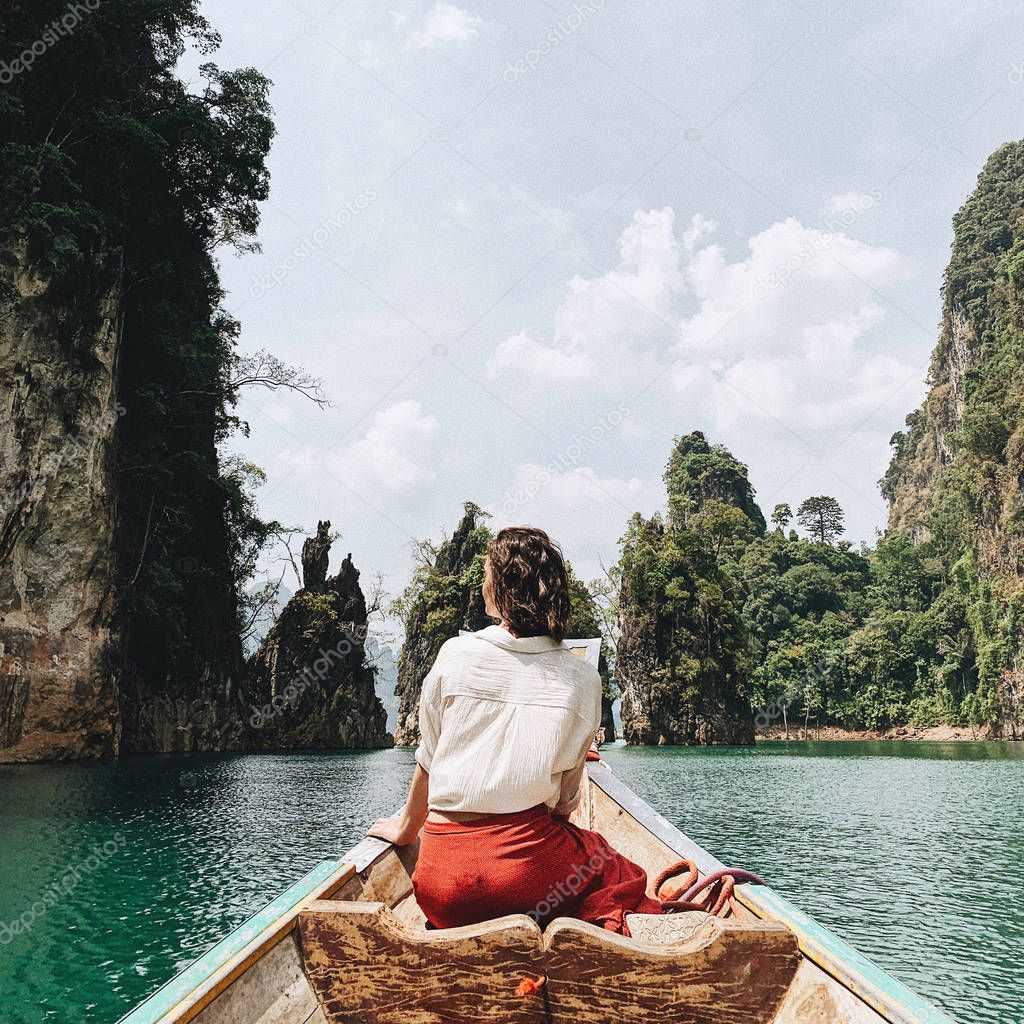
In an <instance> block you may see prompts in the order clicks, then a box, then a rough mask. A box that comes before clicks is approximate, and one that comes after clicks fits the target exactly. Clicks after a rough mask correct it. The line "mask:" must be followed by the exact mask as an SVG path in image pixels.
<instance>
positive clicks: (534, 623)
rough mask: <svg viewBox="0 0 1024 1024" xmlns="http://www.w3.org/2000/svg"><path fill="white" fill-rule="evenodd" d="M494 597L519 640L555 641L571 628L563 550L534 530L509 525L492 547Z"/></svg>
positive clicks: (490, 547) (562, 637) (499, 534)
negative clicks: (528, 637) (545, 637)
mask: <svg viewBox="0 0 1024 1024" xmlns="http://www.w3.org/2000/svg"><path fill="white" fill-rule="evenodd" d="M487 558H488V561H489V562H490V566H491V574H490V592H489V596H490V599H491V601H492V602H493V604H494V607H495V608H497V610H498V611H499V612H500V614H501V618H502V620H503V621H505V622H507V623H508V625H509V626H510V627H511V628H512V632H513V633H515V634H516V636H544V635H547V636H550V637H551V638H552V639H553V640H557V641H559V642H561V641H562V640H563V639H564V638H565V633H566V630H567V629H568V628H569V615H570V608H569V574H568V573H567V572H566V569H565V561H564V559H563V558H562V551H561V549H560V548H559V546H558V545H557V544H556V543H555V542H554V541H553V540H552V539H551V538H550V537H549V536H548V535H547V534H546V533H545V532H544V531H543V530H538V529H537V528H536V527H533V526H508V527H506V528H505V529H504V530H500V531H499V532H498V535H497V536H496V537H495V538H494V539H493V540H491V541H490V542H489V543H488V545H487Z"/></svg>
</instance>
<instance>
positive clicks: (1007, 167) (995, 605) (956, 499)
mask: <svg viewBox="0 0 1024 1024" xmlns="http://www.w3.org/2000/svg"><path fill="white" fill-rule="evenodd" d="M953 228H954V239H953V248H952V254H951V257H950V262H949V266H948V267H947V270H946V275H945V280H944V284H943V314H942V329H941V332H940V334H939V339H938V342H937V344H936V346H935V350H934V352H933V354H932V363H931V370H930V373H929V381H928V383H929V389H928V394H927V396H926V398H925V401H924V404H923V405H922V406H921V408H920V409H918V410H916V411H915V412H913V413H911V414H910V416H908V417H907V426H908V429H907V431H906V432H900V433H897V434H895V435H894V436H893V438H892V445H893V448H894V453H893V459H892V462H891V464H890V466H889V469H888V471H887V472H886V475H885V477H884V478H883V480H882V481H881V485H882V493H883V494H884V495H885V497H886V499H887V500H888V501H889V503H890V512H889V530H890V531H891V532H893V533H899V534H904V535H906V536H908V537H910V538H911V539H912V540H914V541H918V542H923V541H927V542H929V544H930V546H931V549H932V551H933V552H934V553H935V554H936V555H938V556H939V557H940V558H941V559H942V560H943V562H944V563H945V564H947V565H950V566H953V567H954V572H953V573H952V577H953V579H952V584H951V586H952V587H953V588H955V590H956V592H957V594H958V596H959V597H960V598H961V599H962V600H964V601H965V602H966V606H967V618H968V623H969V627H970V632H971V646H972V648H973V650H975V651H976V652H977V655H978V657H977V665H978V672H979V683H978V698H979V700H980V701H981V702H982V703H983V704H984V705H985V707H984V708H983V717H985V718H990V717H994V718H995V731H996V733H997V734H999V733H1000V732H1002V733H1003V734H1004V735H1009V736H1013V737H1016V736H1018V735H1021V734H1024V639H1022V638H1024V628H1022V625H1021V624H1022V623H1024V412H1022V410H1024V142H1014V143H1007V144H1006V145H1004V146H1001V147H1000V148H999V149H997V150H996V152H995V153H993V154H992V156H991V157H990V158H989V160H988V162H987V163H986V164H985V167H984V169H983V170H982V172H981V174H980V175H979V176H978V184H977V188H976V189H975V191H974V192H973V193H972V195H971V196H970V197H969V198H968V200H967V202H966V203H965V204H964V205H963V207H962V208H961V209H960V210H959V212H958V213H957V215H956V216H955V217H954V220H953Z"/></svg>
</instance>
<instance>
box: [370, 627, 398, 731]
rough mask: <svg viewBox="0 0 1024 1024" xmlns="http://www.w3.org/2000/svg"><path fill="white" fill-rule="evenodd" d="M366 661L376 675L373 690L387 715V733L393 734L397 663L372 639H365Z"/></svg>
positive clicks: (386, 650)
mask: <svg viewBox="0 0 1024 1024" xmlns="http://www.w3.org/2000/svg"><path fill="white" fill-rule="evenodd" d="M366 660H367V662H368V663H369V664H370V665H371V666H373V668H374V669H375V671H376V673H377V678H376V681H375V683H374V689H375V690H376V692H377V698H378V699H379V700H380V702H381V704H383V705H384V710H385V711H386V712H387V715H388V732H390V733H393V732H394V731H395V726H396V725H397V724H398V696H397V694H396V693H395V685H396V684H397V683H398V661H397V659H396V657H395V652H394V651H393V650H392V649H391V648H390V647H388V646H387V645H386V644H382V643H380V642H379V641H377V640H376V639H374V637H372V636H371V637H367V640H366Z"/></svg>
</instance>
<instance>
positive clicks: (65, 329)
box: [0, 249, 124, 760]
mask: <svg viewBox="0 0 1024 1024" xmlns="http://www.w3.org/2000/svg"><path fill="white" fill-rule="evenodd" d="M99 280H100V282H101V283H100V284H98V285H97V288H96V290H95V292H94V293H93V294H91V295H89V296H85V295H80V296H78V301H81V302H85V303H88V304H90V305H91V306H92V307H93V308H95V310H96V316H95V317H94V318H91V319H90V321H89V322H88V323H85V324H83V323H82V322H81V321H80V320H79V319H78V318H77V317H75V316H73V315H72V312H71V310H70V308H69V300H68V297H67V296H66V295H62V294H60V292H59V290H58V289H56V288H55V287H54V286H53V285H52V283H51V282H50V281H48V280H47V279H46V278H45V277H41V276H38V275H37V274H35V273H33V271H32V270H31V269H29V267H28V265H27V262H26V260H25V256H24V251H23V250H17V249H16V250H7V251H5V252H4V253H3V254H2V255H0V288H2V291H3V306H2V312H0V394H2V395H3V398H2V406H0V566H2V571H0V760H35V759H40V758H47V759H59V758H72V757H87V756H98V755H104V754H110V753H113V752H114V751H116V750H117V747H118V742H119V717H118V656H117V651H118V647H119V631H118V628H117V624H116V621H115V600H114V591H113V567H114V562H115V551H114V538H115V531H116V522H115V504H114V501H113V494H114V488H115V472H114V462H113V457H112V450H113V449H112V440H113V437H114V435H115V433H116V431H117V427H118V420H119V418H120V415H121V413H123V411H124V409H123V407H121V406H120V405H119V402H118V398H117V358H118V346H119V342H120V336H121V328H122V318H121V311H122V304H121V296H122V278H121V270H120V261H119V259H118V258H117V256H116V255H115V256H111V257H110V259H109V261H108V262H107V266H106V268H105V272H104V273H102V274H100V275H99Z"/></svg>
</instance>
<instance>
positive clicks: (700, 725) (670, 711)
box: [615, 432, 764, 744]
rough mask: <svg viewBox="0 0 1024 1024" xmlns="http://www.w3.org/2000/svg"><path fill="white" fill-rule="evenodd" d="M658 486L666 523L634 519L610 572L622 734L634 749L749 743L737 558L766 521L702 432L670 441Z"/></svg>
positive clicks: (741, 479)
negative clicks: (663, 497) (615, 585)
mask: <svg viewBox="0 0 1024 1024" xmlns="http://www.w3.org/2000/svg"><path fill="white" fill-rule="evenodd" d="M664 479H665V486H666V489H667V491H668V507H669V512H668V516H667V517H666V518H662V517H661V516H660V515H655V516H653V517H652V518H650V519H645V518H644V517H643V516H641V515H639V514H636V515H634V516H633V518H632V519H631V520H630V522H629V526H628V527H627V530H626V534H625V536H624V537H623V540H622V556H621V558H620V561H619V565H618V567H617V570H616V580H617V582H618V586H619V594H618V606H617V611H618V643H617V647H616V658H615V675H616V680H617V682H618V684H619V686H620V687H621V688H622V724H623V732H624V734H625V737H626V739H627V741H629V742H631V743H647V744H649V743H685V744H695V743H699V744H706V743H746V742H752V740H753V722H752V719H751V712H750V692H749V679H750V669H751V661H750V650H751V649H750V639H749V636H748V633H747V628H746V625H745V623H744V622H743V618H742V615H741V609H742V591H741V585H740V580H739V579H738V578H737V576H736V573H735V557H736V556H737V554H738V553H739V552H740V551H741V550H742V548H743V546H744V545H745V544H746V543H748V542H749V541H750V540H751V539H752V538H754V537H756V536H759V535H760V534H761V533H762V532H763V531H764V517H763V516H762V514H761V510H760V509H759V508H758V507H757V505H756V503H755V502H754V496H753V490H752V488H751V487H750V483H749V481H748V480H747V471H746V467H745V466H744V465H743V464H742V463H740V462H738V461H737V460H736V459H735V458H733V456H732V455H731V454H730V453H729V452H728V451H726V449H724V448H722V447H721V446H714V447H712V446H711V445H709V444H708V443H707V441H706V439H705V438H704V435H703V434H701V433H699V432H695V433H692V434H688V435H686V436H685V437H681V438H678V439H677V440H676V444H675V448H674V449H673V451H672V455H671V457H670V459H669V462H668V466H667V467H666V470H665V477H664Z"/></svg>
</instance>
